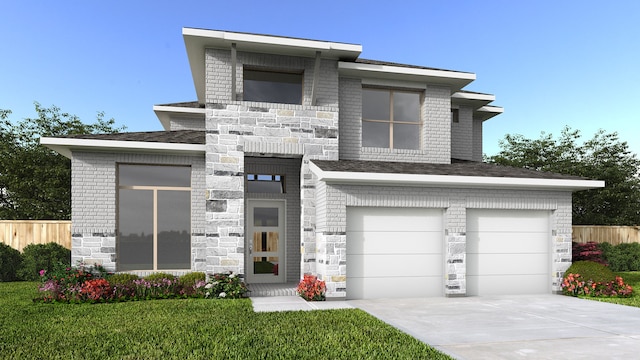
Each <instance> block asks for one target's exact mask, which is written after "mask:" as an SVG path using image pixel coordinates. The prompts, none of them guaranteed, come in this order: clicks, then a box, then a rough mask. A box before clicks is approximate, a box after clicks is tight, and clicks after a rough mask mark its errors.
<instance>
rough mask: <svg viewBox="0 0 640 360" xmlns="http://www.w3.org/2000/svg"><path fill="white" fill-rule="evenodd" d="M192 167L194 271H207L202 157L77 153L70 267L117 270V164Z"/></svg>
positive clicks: (72, 181) (74, 157) (73, 178)
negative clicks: (76, 265) (75, 265)
mask: <svg viewBox="0 0 640 360" xmlns="http://www.w3.org/2000/svg"><path fill="white" fill-rule="evenodd" d="M118 163H126V164H141V165H191V264H192V266H191V269H192V270H196V271H204V270H205V261H206V248H205V237H204V229H205V221H204V220H205V218H204V211H205V202H204V199H203V197H202V194H204V186H205V174H204V156H203V155H201V156H187V155H158V154H124V153H106V152H79V151H74V152H73V159H72V160H71V188H72V195H71V220H72V230H71V233H72V245H71V262H72V264H76V263H77V262H79V261H81V262H84V263H88V264H94V263H98V264H102V265H103V266H104V267H105V268H106V269H107V270H109V271H115V270H116V260H117V259H116V256H117V251H116V250H117V249H116V234H117V194H118V190H117V189H118V185H117V171H116V170H117V164H118Z"/></svg>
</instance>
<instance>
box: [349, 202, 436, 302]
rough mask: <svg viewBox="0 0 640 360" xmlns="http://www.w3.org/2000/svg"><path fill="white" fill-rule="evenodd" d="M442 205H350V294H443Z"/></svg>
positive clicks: (363, 296)
mask: <svg viewBox="0 0 640 360" xmlns="http://www.w3.org/2000/svg"><path fill="white" fill-rule="evenodd" d="M442 213H443V211H442V210H437V209H413V208H410V209H408V208H373V207H367V208H360V207H348V208H347V298H349V299H374V298H393V297H425V296H441V295H442V294H443V275H442V274H443V268H444V264H443V258H442V247H443V245H442V244H443V242H444V237H443V224H442V222H443V219H442Z"/></svg>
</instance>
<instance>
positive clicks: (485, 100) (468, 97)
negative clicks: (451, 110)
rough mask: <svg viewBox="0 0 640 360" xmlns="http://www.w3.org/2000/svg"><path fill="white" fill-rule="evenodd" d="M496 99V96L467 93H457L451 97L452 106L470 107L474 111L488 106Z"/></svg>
mask: <svg viewBox="0 0 640 360" xmlns="http://www.w3.org/2000/svg"><path fill="white" fill-rule="evenodd" d="M495 99H496V97H495V95H491V94H482V93H471V92H465V91H461V92H457V93H455V94H452V95H451V103H452V104H456V105H464V106H470V107H472V108H474V109H478V108H481V107H483V106H485V105H488V104H490V103H491V102H493V101H494V100H495Z"/></svg>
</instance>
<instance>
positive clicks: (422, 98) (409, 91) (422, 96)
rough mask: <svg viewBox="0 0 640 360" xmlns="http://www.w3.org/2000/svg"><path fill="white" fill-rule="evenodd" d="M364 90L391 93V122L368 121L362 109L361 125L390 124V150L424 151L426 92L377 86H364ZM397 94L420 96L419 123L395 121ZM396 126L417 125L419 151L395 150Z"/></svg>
mask: <svg viewBox="0 0 640 360" xmlns="http://www.w3.org/2000/svg"><path fill="white" fill-rule="evenodd" d="M362 90H374V91H385V92H388V93H389V120H376V119H366V118H365V117H364V111H362V109H361V119H362V120H361V123H364V122H370V123H384V124H389V147H388V149H389V150H413V151H419V150H421V149H422V128H423V120H422V106H423V102H424V90H421V91H416V89H403V88H388V87H377V86H363V87H362ZM396 92H400V93H411V94H417V95H419V98H418V116H419V118H418V121H417V122H410V121H395V120H394V119H393V115H394V114H393V108H394V106H393V96H394V93H396ZM394 124H403V125H417V126H418V134H419V137H418V148H417V149H402V148H395V147H394V146H393V128H394V126H393V125H394ZM362 140H363V139H362V133H361V136H360V141H361V143H362V142H363V141H362ZM361 146H362V147H368V148H382V149H387V147H380V146H364V145H361Z"/></svg>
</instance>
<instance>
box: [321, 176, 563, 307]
mask: <svg viewBox="0 0 640 360" xmlns="http://www.w3.org/2000/svg"><path fill="white" fill-rule="evenodd" d="M317 190H318V194H317V196H316V201H317V205H318V206H322V207H323V209H319V210H318V214H323V215H322V216H318V219H317V228H316V237H317V239H318V240H317V241H318V249H319V251H318V253H317V259H316V260H317V265H316V266H317V268H318V270H317V272H318V274H319V275H320V276H321V278H322V279H323V280H325V281H326V282H327V297H345V296H346V292H347V291H348V284H349V281H348V264H347V263H346V207H348V206H379V207H425V208H442V209H444V210H445V215H444V216H445V234H444V236H445V254H444V256H445V262H446V279H445V284H444V285H445V289H444V293H445V294H446V295H449V296H454V295H464V294H466V221H467V219H466V216H467V215H466V212H467V211H466V210H467V209H513V210H548V211H551V212H552V216H551V228H552V230H551V234H549V236H550V237H551V238H552V239H553V246H552V255H551V256H552V257H553V259H552V270H551V271H552V278H551V279H549V281H550V285H552V289H553V290H554V291H559V290H561V288H560V284H561V282H562V276H563V275H564V271H565V270H566V269H567V267H568V266H569V265H570V264H571V193H570V192H553V191H530V190H529V191H525V190H522V191H519V190H490V189H451V188H419V187H399V186H395V187H394V186H357V185H332V184H326V185H323V186H318V187H317Z"/></svg>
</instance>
